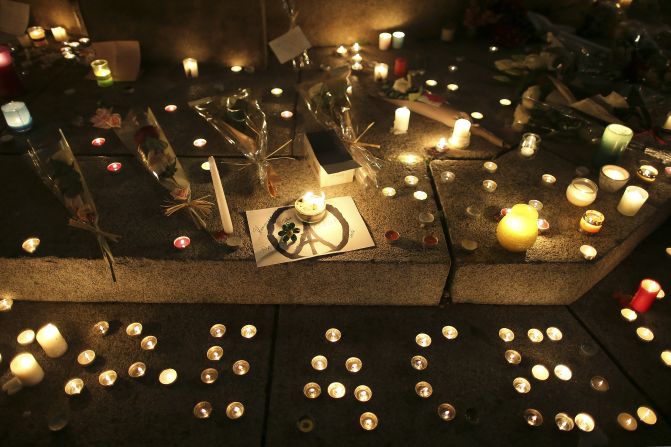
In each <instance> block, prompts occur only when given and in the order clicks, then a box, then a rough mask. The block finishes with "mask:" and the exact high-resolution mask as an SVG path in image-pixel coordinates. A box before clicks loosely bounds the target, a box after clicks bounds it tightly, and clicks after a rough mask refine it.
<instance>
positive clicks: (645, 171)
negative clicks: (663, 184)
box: [636, 165, 659, 183]
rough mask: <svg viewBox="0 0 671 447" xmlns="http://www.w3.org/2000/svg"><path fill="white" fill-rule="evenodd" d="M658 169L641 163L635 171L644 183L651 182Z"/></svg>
mask: <svg viewBox="0 0 671 447" xmlns="http://www.w3.org/2000/svg"><path fill="white" fill-rule="evenodd" d="M658 174H659V171H658V170H657V168H655V167H654V166H650V165H641V166H640V167H639V168H638V171H636V175H637V176H638V178H640V179H641V180H643V181H644V182H646V183H652V182H654V181H655V179H656V178H657V175H658Z"/></svg>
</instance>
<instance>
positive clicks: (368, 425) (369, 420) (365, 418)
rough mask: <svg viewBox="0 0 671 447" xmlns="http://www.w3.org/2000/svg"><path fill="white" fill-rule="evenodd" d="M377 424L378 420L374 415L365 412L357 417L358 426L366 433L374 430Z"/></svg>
mask: <svg viewBox="0 0 671 447" xmlns="http://www.w3.org/2000/svg"><path fill="white" fill-rule="evenodd" d="M377 424H378V419H377V416H376V415H375V413H371V412H370V411H366V412H365V413H362V414H361V416H359V425H361V428H363V429H364V430H366V431H371V430H375V428H376V427H377Z"/></svg>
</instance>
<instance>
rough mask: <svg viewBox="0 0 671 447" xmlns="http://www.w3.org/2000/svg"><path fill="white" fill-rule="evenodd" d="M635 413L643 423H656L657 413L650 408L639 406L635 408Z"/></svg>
mask: <svg viewBox="0 0 671 447" xmlns="http://www.w3.org/2000/svg"><path fill="white" fill-rule="evenodd" d="M636 415H637V416H638V418H639V419H640V420H641V422H643V423H644V424H648V425H655V424H656V423H657V415H656V414H655V412H654V411H653V410H652V408H649V407H645V406H641V407H638V408H637V409H636Z"/></svg>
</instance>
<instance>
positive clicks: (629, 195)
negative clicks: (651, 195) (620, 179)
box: [617, 186, 648, 216]
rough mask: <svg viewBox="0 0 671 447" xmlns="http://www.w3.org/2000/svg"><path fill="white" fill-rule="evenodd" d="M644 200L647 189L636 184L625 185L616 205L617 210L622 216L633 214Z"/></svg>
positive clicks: (646, 196)
mask: <svg viewBox="0 0 671 447" xmlns="http://www.w3.org/2000/svg"><path fill="white" fill-rule="evenodd" d="M646 200H648V191H646V190H645V189H643V188H639V187H638V186H627V188H626V189H625V190H624V194H622V199H620V203H618V205H617V210H618V211H619V212H620V214H622V215H624V216H634V215H636V213H638V210H640V209H641V207H642V206H643V204H644V203H645V201H646Z"/></svg>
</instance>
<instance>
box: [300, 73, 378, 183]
mask: <svg viewBox="0 0 671 447" xmlns="http://www.w3.org/2000/svg"><path fill="white" fill-rule="evenodd" d="M349 75H350V67H349V66H348V65H345V66H342V67H338V68H334V69H333V70H331V71H330V72H327V73H326V74H324V76H321V77H319V78H317V79H315V80H311V81H306V82H303V83H301V84H300V85H299V87H298V89H299V91H300V94H301V96H302V98H303V100H304V101H305V104H306V105H307V108H308V110H310V112H311V113H312V115H313V116H314V118H315V119H316V120H317V121H318V122H319V123H320V124H321V125H323V126H325V127H326V128H328V129H332V130H334V131H335V132H336V133H337V134H338V136H339V137H340V139H341V140H342V142H343V143H344V144H345V146H346V147H347V149H348V150H349V152H350V155H351V156H352V159H354V161H356V162H357V163H358V164H359V166H361V167H360V168H359V169H360V170H361V173H362V174H363V177H364V181H365V182H370V183H371V184H372V185H374V186H375V187H376V188H377V187H378V182H377V172H378V171H379V170H380V169H381V168H382V163H381V160H380V159H379V158H377V157H376V156H375V155H374V154H373V153H372V152H371V151H370V148H379V147H380V146H379V145H377V144H370V143H363V142H361V137H363V135H364V134H365V133H366V132H367V131H368V130H369V129H370V128H371V127H372V126H373V123H370V124H369V125H368V126H367V127H366V128H365V129H364V130H363V132H361V133H358V132H357V130H356V129H355V127H354V120H353V118H352V104H351V102H350V99H349V94H348V92H347V91H348V87H349V86H350V82H349Z"/></svg>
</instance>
